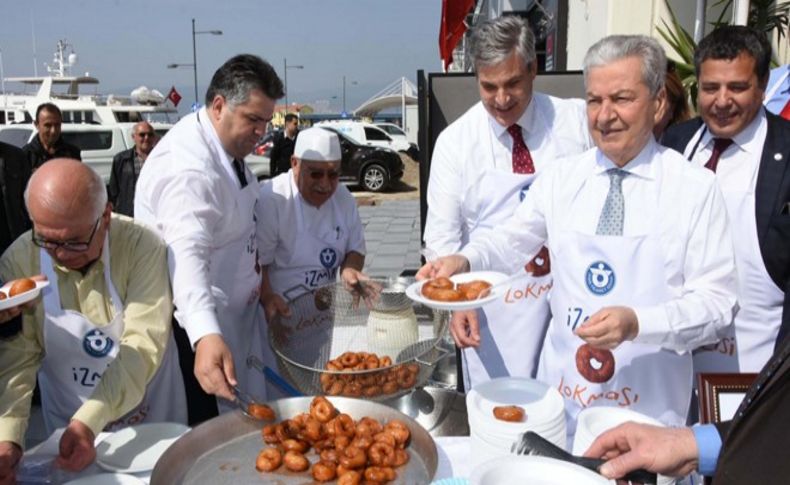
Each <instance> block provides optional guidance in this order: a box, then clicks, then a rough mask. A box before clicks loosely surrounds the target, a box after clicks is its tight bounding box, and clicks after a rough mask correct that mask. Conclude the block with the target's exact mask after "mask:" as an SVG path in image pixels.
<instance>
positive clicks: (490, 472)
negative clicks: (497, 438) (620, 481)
mask: <svg viewBox="0 0 790 485" xmlns="http://www.w3.org/2000/svg"><path fill="white" fill-rule="evenodd" d="M469 483H470V485H522V484H529V485H559V484H562V485H568V484H584V485H609V484H611V483H613V482H610V481H608V480H607V479H605V478H604V477H602V476H601V475H599V474H597V473H594V472H591V471H590V470H587V469H586V468H582V467H580V466H577V465H573V464H570V463H567V462H564V461H559V460H554V459H551V458H546V457H542V456H516V455H510V456H505V457H501V458H497V459H494V460H490V461H487V462H485V463H483V464H481V465H480V466H478V467H477V468H475V469H474V470H472V476H471V477H469Z"/></svg>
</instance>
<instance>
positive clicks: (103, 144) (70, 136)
mask: <svg viewBox="0 0 790 485" xmlns="http://www.w3.org/2000/svg"><path fill="white" fill-rule="evenodd" d="M63 139H64V140H65V141H67V142H69V143H71V144H72V145H74V146H76V147H78V148H79V149H80V150H109V149H110V147H112V131H110V130H106V131H87V132H79V131H69V132H66V131H64V132H63Z"/></svg>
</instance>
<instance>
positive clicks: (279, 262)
mask: <svg viewBox="0 0 790 485" xmlns="http://www.w3.org/2000/svg"><path fill="white" fill-rule="evenodd" d="M297 211H299V212H300V213H301V217H297V216H296V212H297ZM256 215H257V217H258V225H257V234H258V255H259V258H258V259H259V261H260V263H261V265H263V266H269V265H271V264H274V265H275V266H276V267H278V268H287V267H288V262H289V261H291V260H292V257H293V253H294V251H298V250H299V249H300V245H299V240H300V238H302V237H305V234H303V233H302V232H301V230H302V229H301V228H299V227H298V224H296V221H297V220H299V219H301V220H302V221H304V229H303V230H304V231H306V234H308V235H313V236H318V235H320V234H328V233H332V234H334V232H335V231H338V232H341V233H345V234H347V235H348V242H347V244H346V250H345V253H344V254H348V253H349V252H351V251H354V252H357V253H359V254H362V255H364V254H365V233H364V230H363V228H362V220H361V219H360V218H359V211H358V210H357V202H356V200H355V199H354V196H353V195H351V192H349V191H348V189H347V188H346V187H345V185H343V184H338V186H337V190H335V193H334V194H332V197H330V198H329V200H328V201H326V202H325V203H324V204H322V205H321V207H315V206H313V205H310V204H309V203H307V202H306V201H305V200H304V199H303V198H302V195H301V194H300V193H299V189H298V188H297V186H296V182H295V181H294V173H293V170H288V172H286V173H283V174H280V175H278V176H277V177H275V178H273V179H271V180H269V181H267V182H266V183H264V184H262V185H261V195H260V198H259V199H258V205H257V208H256ZM340 236H342V234H340ZM338 239H340V237H338ZM317 263H318V260H316V264H317Z"/></svg>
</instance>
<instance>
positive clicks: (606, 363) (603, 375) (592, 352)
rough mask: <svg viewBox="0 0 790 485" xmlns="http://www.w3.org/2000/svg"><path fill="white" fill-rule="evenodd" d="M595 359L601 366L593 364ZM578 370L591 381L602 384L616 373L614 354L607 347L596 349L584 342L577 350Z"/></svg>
mask: <svg viewBox="0 0 790 485" xmlns="http://www.w3.org/2000/svg"><path fill="white" fill-rule="evenodd" d="M592 359H595V360H596V361H597V362H598V363H599V364H600V366H599V367H597V368H596V367H595V366H593V363H592ZM576 370H578V371H579V374H581V375H582V377H584V378H585V379H587V380H588V381H589V382H593V383H595V384H601V383H603V382H606V381H608V380H609V379H611V378H612V376H613V375H614V354H613V353H612V352H610V351H609V350H606V349H596V348H594V347H592V346H590V344H584V345H582V346H580V347H579V348H578V350H576Z"/></svg>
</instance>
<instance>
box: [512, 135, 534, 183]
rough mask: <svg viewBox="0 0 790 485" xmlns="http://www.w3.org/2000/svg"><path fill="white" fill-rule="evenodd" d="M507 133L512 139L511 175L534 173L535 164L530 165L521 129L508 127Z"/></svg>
mask: <svg viewBox="0 0 790 485" xmlns="http://www.w3.org/2000/svg"><path fill="white" fill-rule="evenodd" d="M507 132H508V133H510V136H511V137H513V173H535V164H534V163H532V155H530V154H529V148H527V144H526V143H524V136H523V135H522V134H521V127H520V126H518V125H510V127H509V128H508V129H507Z"/></svg>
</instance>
